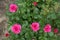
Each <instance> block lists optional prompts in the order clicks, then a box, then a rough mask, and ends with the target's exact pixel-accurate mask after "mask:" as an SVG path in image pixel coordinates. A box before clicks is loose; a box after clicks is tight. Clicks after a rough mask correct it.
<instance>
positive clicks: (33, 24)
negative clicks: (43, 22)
mask: <svg viewBox="0 0 60 40" xmlns="http://www.w3.org/2000/svg"><path fill="white" fill-rule="evenodd" d="M30 27H31V29H32V30H33V31H34V32H37V31H38V30H39V29H40V27H39V23H37V22H33V23H32V24H31V25H30Z"/></svg>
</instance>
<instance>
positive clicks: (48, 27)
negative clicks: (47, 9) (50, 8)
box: [43, 24, 51, 32]
mask: <svg viewBox="0 0 60 40" xmlns="http://www.w3.org/2000/svg"><path fill="white" fill-rule="evenodd" d="M43 30H44V32H51V25H50V24H46V25H45V27H44V29H43Z"/></svg>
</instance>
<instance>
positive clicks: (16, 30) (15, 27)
mask: <svg viewBox="0 0 60 40" xmlns="http://www.w3.org/2000/svg"><path fill="white" fill-rule="evenodd" d="M11 31H12V32H13V33H15V34H19V33H20V32H21V25H20V24H14V25H13V26H12V27H11Z"/></svg>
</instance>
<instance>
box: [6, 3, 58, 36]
mask: <svg viewBox="0 0 60 40" xmlns="http://www.w3.org/2000/svg"><path fill="white" fill-rule="evenodd" d="M33 5H34V6H37V2H33ZM17 9H18V6H17V5H16V4H10V6H9V11H10V12H16V11H17ZM30 28H31V30H32V31H33V32H38V31H40V29H41V26H40V23H38V22H32V23H31V24H30ZM51 29H52V26H51V25H50V24H46V25H45V26H44V28H43V31H44V32H46V33H47V32H51ZM11 31H12V32H13V33H14V34H19V33H21V32H22V25H21V24H18V23H16V24H13V25H12V26H11ZM54 33H58V29H57V28H55V29H54ZM5 36H9V33H8V32H7V33H6V34H5Z"/></svg>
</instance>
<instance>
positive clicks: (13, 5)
mask: <svg viewBox="0 0 60 40" xmlns="http://www.w3.org/2000/svg"><path fill="white" fill-rule="evenodd" d="M17 9H18V6H17V5H16V4H10V6H9V11H10V12H16V11H17Z"/></svg>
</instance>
